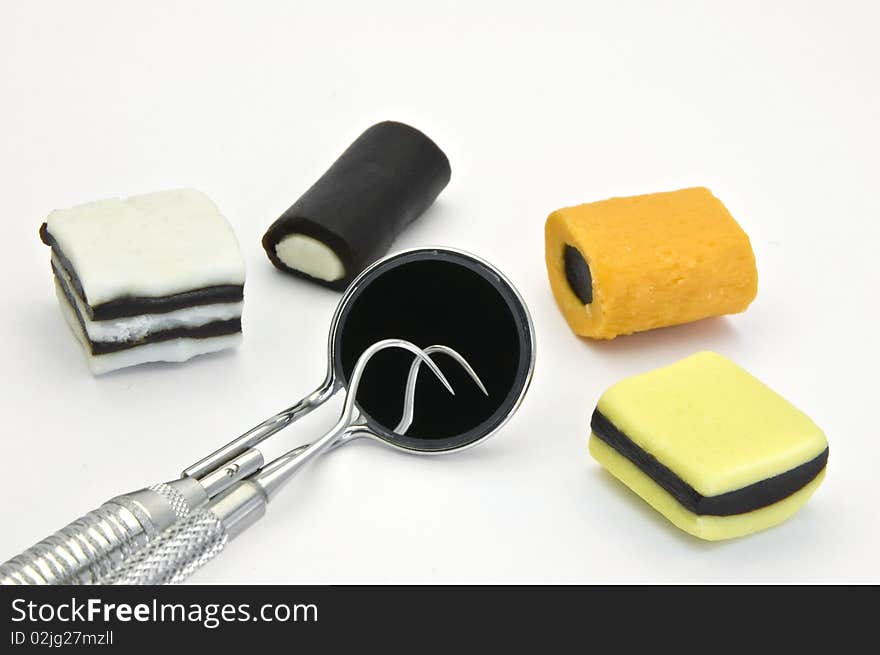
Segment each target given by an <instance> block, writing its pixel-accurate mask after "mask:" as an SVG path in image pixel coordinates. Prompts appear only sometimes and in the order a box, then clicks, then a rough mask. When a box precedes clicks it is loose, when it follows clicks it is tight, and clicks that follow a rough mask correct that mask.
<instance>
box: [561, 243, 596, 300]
mask: <svg viewBox="0 0 880 655" xmlns="http://www.w3.org/2000/svg"><path fill="white" fill-rule="evenodd" d="M563 257H564V259H565V278H566V279H567V280H568V286H570V287H571V290H572V291H574V295H576V296H577V297H578V299H580V301H581V302H582V303H584V304H585V305H589V304H590V303H591V302H593V276H592V275H591V274H590V266H589V264H587V260H585V259H584V256H583V255H582V254H581V253H580V251H579V250H578V249H577V248H574V247H572V246H569V245H566V246H565V253H564V255H563Z"/></svg>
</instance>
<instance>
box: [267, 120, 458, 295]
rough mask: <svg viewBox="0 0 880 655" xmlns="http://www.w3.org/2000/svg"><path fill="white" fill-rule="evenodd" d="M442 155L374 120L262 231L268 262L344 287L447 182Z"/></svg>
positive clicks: (417, 135) (398, 127)
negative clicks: (317, 178)
mask: <svg viewBox="0 0 880 655" xmlns="http://www.w3.org/2000/svg"><path fill="white" fill-rule="evenodd" d="M450 175H451V170H450V167H449V160H448V159H447V158H446V155H445V154H444V153H443V151H442V150H440V148H439V147H437V145H436V144H435V143H434V142H433V141H432V140H431V139H429V138H428V137H427V136H425V135H424V134H422V133H421V132H420V131H418V130H417V129H415V128H413V127H410V126H409V125H404V124H403V123H396V122H392V121H386V122H384V123H378V124H377V125H373V126H372V127H371V128H369V129H368V130H367V131H366V132H364V133H363V134H361V135H360V136H359V137H358V138H357V140H355V141H354V143H352V144H351V145H350V146H349V147H348V149H347V150H346V151H345V152H344V153H342V156H341V157H339V159H337V160H336V161H335V162H334V163H333V165H332V166H331V167H330V168H329V169H328V170H327V172H326V173H324V175H322V176H321V178H320V179H319V180H318V181H317V182H315V183H314V184H313V185H312V186H311V188H310V189H309V190H308V191H306V192H305V193H304V194H303V195H302V197H300V199H299V200H297V201H296V203H294V204H293V206H292V207H290V209H288V210H287V211H286V212H284V214H282V215H281V217H280V218H279V219H278V220H277V221H275V222H274V223H273V224H272V225H271V227H269V229H268V231H267V232H266V234H265V235H264V236H263V248H265V249H266V253H267V254H268V255H269V259H270V260H271V261H272V263H273V264H274V265H275V266H276V267H278V268H279V269H281V270H282V271H285V272H287V273H291V274H294V275H298V276H301V277H304V278H307V279H309V280H312V281H313V282H317V283H318V284H323V285H325V286H328V287H330V288H333V289H340V290H341V289H344V288H345V287H346V286H348V284H349V283H350V282H351V280H352V279H353V278H354V277H356V276H357V275H358V273H360V272H361V271H362V270H363V269H364V268H366V267H367V266H369V265H370V264H371V263H373V262H374V261H375V260H377V259H379V258H380V257H382V256H383V255H384V254H385V253H386V252H388V249H389V248H390V247H391V244H392V243H393V242H394V239H395V238H396V237H397V235H398V234H400V233H401V232H402V231H403V229H404V228H405V227H406V226H407V225H409V224H410V223H411V222H412V221H414V220H415V219H416V218H418V217H419V216H420V215H421V214H422V213H423V212H424V211H425V210H426V209H427V208H428V207H429V206H430V205H431V203H432V202H434V199H435V198H436V197H437V196H438V195H439V194H440V192H441V191H442V190H443V189H444V188H445V187H446V185H447V184H448V183H449V178H450Z"/></svg>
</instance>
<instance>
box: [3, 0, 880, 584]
mask: <svg viewBox="0 0 880 655" xmlns="http://www.w3.org/2000/svg"><path fill="white" fill-rule="evenodd" d="M230 5H231V3H230ZM220 7H221V6H220V5H219V4H217V3H170V2H153V3H148V4H137V5H135V4H134V3H119V2H101V3H93V2H77V3H65V2H57V3H42V2H28V3H4V4H3V5H2V9H0V75H2V81H3V86H2V89H3V91H2V93H3V98H2V99H3V101H2V102H0V125H2V130H3V143H4V147H3V148H2V149H0V180H2V181H3V188H4V192H3V194H2V198H3V212H2V216H3V226H4V232H3V238H2V239H0V248H2V253H0V256H2V259H0V261H3V264H4V272H5V273H4V275H3V276H2V281H0V284H2V294H3V296H2V297H3V299H4V309H5V312H4V317H3V321H2V322H0V347H2V358H3V376H2V382H0V384H2V395H0V397H2V402H3V409H4V412H3V421H4V426H3V434H4V438H3V447H4V461H5V462H6V463H7V465H6V466H5V467H4V474H3V479H2V482H0V489H2V493H3V503H2V506H0V521H2V523H0V525H2V526H3V527H2V530H0V553H2V556H12V555H13V554H15V553H17V552H18V551H20V550H21V549H23V548H25V547H27V546H30V545H31V544H32V543H33V542H34V541H36V540H37V539H38V538H40V537H43V536H44V535H46V534H48V533H49V532H51V531H52V530H55V529H57V528H60V527H61V526H62V525H63V524H65V523H66V522H67V521H69V520H71V519H73V518H74V516H77V515H79V514H80V513H82V512H85V511H86V510H89V509H91V508H92V507H93V506H95V505H96V504H98V503H99V502H101V501H103V500H105V499H107V498H108V497H110V496H112V495H113V494H115V493H118V492H121V491H124V490H126V489H130V488H132V487H134V486H138V485H146V484H149V483H152V482H156V481H159V480H164V479H168V478H170V477H172V476H174V475H175V474H176V473H177V472H178V471H179V470H180V469H181V468H182V467H184V466H186V465H188V464H190V463H191V462H192V461H194V460H196V459H197V458H199V457H201V456H203V455H205V454H206V453H207V452H208V451H210V450H212V449H213V448H214V447H216V446H217V445H218V444H220V443H221V442H224V441H225V440H227V439H228V438H230V437H232V436H235V435H236V434H238V433H239V432H241V431H243V430H245V429H247V428H250V427H251V426H252V425H254V424H255V423H257V422H258V421H260V420H261V419H263V418H265V417H266V416H269V415H270V414H272V413H273V412H275V411H277V410H279V409H281V408H282V407H285V406H287V404H289V403H290V402H291V401H293V400H295V399H297V398H299V397H300V396H302V395H303V394H305V393H306V392H309V391H311V390H312V389H313V388H314V387H315V386H317V385H318V383H319V382H320V380H321V378H322V376H323V373H324V358H325V350H324V348H325V341H326V335H327V328H328V324H329V320H330V315H331V312H332V310H333V308H334V306H335V304H336V301H337V299H338V297H339V296H338V294H336V293H334V292H332V291H329V290H327V289H323V288H319V287H317V286H316V285H311V284H309V283H307V282H305V281H302V280H297V279H293V278H291V277H288V276H284V275H282V274H280V273H279V272H277V271H276V270H275V269H274V268H273V267H272V266H271V265H270V264H269V262H268V260H267V258H266V255H265V253H264V252H263V250H262V248H261V246H260V238H261V236H262V234H263V232H264V231H265V229H266V228H267V227H268V226H269V224H270V223H271V222H272V221H273V220H274V219H275V218H277V216H278V215H280V214H281V212H283V211H284V210H285V209H286V208H287V207H288V206H289V205H290V204H291V203H293V202H294V200H296V198H297V197H298V195H299V194H300V193H302V192H303V191H305V189H306V188H308V186H309V185H311V184H312V183H313V182H314V181H315V180H316V179H317V177H318V176H319V175H320V174H321V173H322V172H323V171H324V170H325V169H326V168H327V166H329V164H330V163H331V162H332V161H333V159H334V158H335V157H337V156H338V155H339V154H340V153H341V152H342V150H343V149H344V148H345V147H346V146H347V145H348V144H349V143H350V142H351V140H352V139H354V138H356V137H357V135H358V134H360V133H361V132H362V131H363V130H364V129H365V128H366V127H368V126H369V125H371V124H373V123H375V122H378V121H380V120H383V119H396V120H402V121H405V122H409V123H411V124H413V125H414V126H416V127H418V128H419V129H421V130H424V131H425V132H426V133H427V134H428V135H429V136H430V137H431V138H432V139H435V140H436V142H437V143H438V144H439V145H440V146H441V147H442V148H443V149H444V151H445V152H446V153H447V154H448V155H449V159H450V161H451V163H452V169H453V174H452V181H451V183H450V185H449V187H448V188H447V189H446V190H445V191H444V192H443V194H442V195H441V196H440V198H439V199H438V202H437V204H436V205H435V206H434V207H433V208H432V209H431V210H430V211H429V212H428V213H427V214H426V215H425V216H423V217H422V219H421V220H419V221H418V222H417V223H416V224H414V225H413V226H412V227H411V228H409V229H408V231H407V232H406V233H405V234H404V235H403V237H402V238H401V239H400V240H399V241H398V243H397V246H399V247H409V246H416V245H423V244H434V243H437V244H443V245H450V246H455V247H460V248H465V249H468V250H471V251H473V252H475V253H477V254H479V255H482V256H484V257H485V258H487V259H489V260H490V261H492V262H493V263H495V264H496V265H498V267H499V268H501V269H502V270H503V271H504V272H505V273H507V274H508V275H509V276H510V277H511V278H512V280H513V281H514V282H515V283H516V284H517V285H518V286H519V288H520V290H521V291H522V293H523V295H524V296H525V298H526V300H527V302H528V303H529V306H530V308H531V311H532V313H533V317H534V321H535V326H536V329H537V333H538V365H537V370H536V374H535V379H534V383H533V386H532V388H531V391H530V393H529V395H528V397H527V398H526V401H525V403H524V405H523V406H522V409H521V410H520V412H519V414H518V415H517V416H516V417H515V418H514V420H513V421H512V422H511V423H510V424H509V425H508V426H507V427H506V428H505V430H504V432H503V433H502V434H499V435H497V436H496V437H493V439H492V440H490V441H489V442H487V443H486V444H484V445H482V446H480V447H479V448H475V449H473V450H471V451H468V452H466V453H462V454H461V455H455V456H449V457H431V458H421V457H417V456H406V455H402V454H400V453H396V452H392V451H389V450H386V449H383V448H381V447H380V446H378V445H375V444H371V443H355V444H352V445H351V446H348V447H346V448H343V449H340V450H339V451H336V452H333V453H330V454H328V456H327V457H326V459H324V460H323V461H321V462H318V463H316V464H315V465H313V466H312V467H311V468H310V469H308V470H306V471H304V472H303V473H302V475H301V476H300V478H299V479H298V480H296V481H295V482H294V483H293V484H292V486H291V487H290V488H289V489H287V490H286V491H285V492H283V493H282V494H281V495H280V496H279V497H278V498H277V500H276V501H274V502H273V504H272V506H271V507H270V508H269V513H268V515H267V517H266V519H264V520H263V521H262V522H261V523H260V524H258V525H257V526H255V527H254V528H253V529H252V530H251V531H249V533H248V534H247V535H244V536H242V537H241V538H240V539H239V540H237V541H236V542H234V543H232V544H231V545H230V547H229V548H228V550H227V551H226V552H225V553H223V555H222V556H221V558H220V559H218V560H217V561H215V562H213V563H211V564H210V565H209V566H208V567H206V568H205V569H203V570H202V571H201V572H200V573H199V574H198V575H197V576H196V577H195V578H194V581H198V582H238V583H269V582H301V583H342V582H364V581H370V582H374V581H379V582H385V581H388V582H431V581H438V582H478V581H479V582H486V581H496V582H506V581H555V582H619V581H626V582H655V581H656V582H825V581H828V582H830V581H834V582H861V581H865V582H868V581H870V582H875V583H876V582H880V558H878V555H877V553H878V552H880V505H878V504H877V498H878V493H877V486H876V485H877V483H876V480H877V470H878V469H877V467H878V465H880V464H878V463H880V439H878V438H877V435H876V432H877V428H876V413H875V412H873V411H872V409H873V406H874V405H875V404H876V403H877V399H876V395H877V385H876V380H877V367H878V365H880V361H878V360H880V358H878V352H877V350H878V348H877V341H878V339H877V334H878V332H880V309H878V303H877V289H878V287H880V273H878V270H880V266H878V264H877V261H876V253H877V250H878V244H880V192H878V186H877V181H878V177H877V171H878V164H877V153H878V152H880V135H878V121H877V117H878V116H880V92H878V85H877V80H878V78H880V69H878V66H880V41H878V40H877V38H876V25H877V24H878V19H880V16H878V5H877V4H876V3H873V2H861V3H854V2H827V3H815V2H774V3H767V2H756V1H746V2H744V1H741V0H740V1H731V2H713V3H707V2H701V1H699V0H696V1H694V2H664V3H655V2H641V3H636V2H614V3H612V2H602V3H600V2H586V1H583V2H570V3H565V4H563V3H558V2H552V1H549V0H548V1H547V2H540V3H535V2H529V3H513V2H498V3H492V4H489V3H476V2H469V3H457V4H456V5H454V6H453V5H451V4H450V5H449V7H448V8H446V5H440V4H432V5H425V4H420V3H412V2H404V1H401V2H395V3H389V2H384V1H381V0H377V1H376V2H370V3H354V2H351V3H347V4H340V3H334V2H327V1H322V2H308V3H302V2H283V3H282V2H277V3H270V2H260V3H237V4H235V5H234V6H229V5H226V4H224V5H223V8H222V9H221V8H220ZM205 16H209V17H210V21H208V22H207V23H206V22H205ZM194 34H197V35H198V40H197V42H194V41H193V35H194ZM700 184H703V185H706V186H708V187H709V188H711V189H712V191H713V192H714V193H716V194H717V195H718V197H719V198H721V199H722V201H723V202H724V203H725V205H726V206H727V207H728V209H730V211H731V213H732V214H733V215H734V216H735V217H736V218H737V220H738V221H739V222H740V223H741V224H742V226H743V227H744V228H745V230H746V231H747V232H748V233H749V236H750V237H751V240H752V243H753V245H754V248H755V251H756V255H757V260H758V267H759V272H760V289H759V292H758V297H757V299H756V301H755V303H754V304H753V305H752V306H751V307H750V308H749V310H748V311H747V312H746V313H745V314H743V315H741V316H735V317H730V318H721V319H716V320H708V321H704V322H701V323H697V324H692V325H688V326H683V327H678V328H670V329H665V330H661V331H657V332H652V333H646V334H641V335H636V336H631V337H625V338H620V339H616V340H614V341H612V342H609V343H592V342H589V341H585V340H581V339H578V338H577V337H575V336H573V335H572V334H571V332H570V331H569V330H568V328H567V326H566V324H565V322H564V321H563V319H562V317H561V316H560V314H559V312H558V311H557V309H556V307H555V305H554V303H553V299H552V297H551V295H550V289H549V285H548V283H547V280H546V276H545V271H544V264H543V242H542V239H543V236H542V234H543V224H544V219H545V218H546V216H547V214H548V213H549V212H550V211H551V210H553V209H556V208H558V207H562V206H568V205H573V204H577V203H580V202H586V201H589V200H596V199H602V198H607V197H610V196H614V195H627V194H636V193H645V192H652V191H660V190H667V189H676V188H682V187H686V186H690V185H700ZM179 186H193V187H196V188H199V189H202V190H203V191H205V192H206V193H207V194H208V195H209V196H210V197H212V198H213V199H214V200H215V201H216V202H217V204H218V205H219V206H220V207H221V208H222V211H223V213H224V214H225V215H226V216H228V218H229V220H230V221H231V223H232V225H233V226H234V228H235V230H236V232H237V234H238V237H239V240H240V242H241V246H242V249H243V251H244V255H245V259H246V262H247V265H248V267H249V269H248V284H247V302H246V308H245V313H244V343H243V345H242V347H241V348H239V349H237V350H235V351H231V352H227V353H223V354H219V355H214V356H208V357H201V358H198V359H196V360H194V361H192V362H189V363H187V364H185V365H182V366H174V365H164V366H163V365H156V366H147V367H140V368H137V369H128V370H126V371H121V372H119V373H116V374H112V375H108V376H104V377H101V378H97V379H96V378H93V377H92V376H91V375H89V374H88V372H87V371H86V370H85V368H84V367H83V365H82V361H81V357H82V355H81V353H80V352H78V348H76V347H74V346H73V345H72V344H71V339H70V335H69V334H67V327H66V326H65V325H64V324H63V321H62V320H61V319H60V317H59V316H58V311H57V309H56V308H55V306H54V305H55V300H54V298H53V297H52V296H53V294H52V282H51V274H50V271H49V270H48V268H49V267H48V265H47V252H46V248H45V246H43V245H42V244H41V243H40V242H39V239H38V238H37V228H38V227H39V224H40V222H41V220H42V219H43V217H44V216H45V215H46V214H47V213H48V211H49V210H51V209H53V208H55V207H65V206H70V205H73V204H75V203H78V202H82V201H88V200H91V199H94V198H101V197H108V196H125V195H128V194H132V193H139V192H143V191H148V190H152V189H161V188H169V187H179ZM467 318H468V317H467V316H462V320H467ZM701 349H711V350H716V351H718V352H720V353H722V354H724V355H726V356H728V357H730V358H731V359H733V360H734V361H736V362H737V363H739V364H740V365H742V366H744V367H745V368H746V369H748V370H749V371H750V372H752V373H753V374H755V375H756V376H758V377H759V378H760V379H761V380H763V381H764V382H766V383H767V384H769V385H770V386H771V387H773V388H774V389H776V390H777V391H779V392H780V393H782V394H783V395H784V396H785V397H787V398H788V399H789V400H791V401H792V402H793V403H794V404H795V405H796V406H798V407H799V408H801V409H802V410H804V411H805V412H806V413H807V414H808V415H809V416H810V417H811V418H813V419H814V420H815V421H816V423H818V424H819V426H820V427H822V428H823V429H824V430H825V431H826V432H827V434H828V439H829V442H830V447H831V456H830V461H829V470H828V477H827V479H826V481H825V483H824V485H823V486H822V487H821V488H820V489H819V491H818V492H817V493H816V495H815V496H814V497H813V498H812V499H811V500H810V502H809V503H808V504H807V505H806V507H804V509H803V510H802V511H801V512H799V513H798V514H797V515H796V516H795V517H794V518H793V519H792V520H791V521H789V522H788V523H786V524H784V525H782V526H780V527H778V528H775V529H773V530H770V531H767V532H764V533H762V534H758V535H754V536H751V537H748V538H745V539H741V540H737V541H732V542H727V543H717V544H707V543H702V542H699V541H697V540H695V539H692V538H690V537H689V536H687V535H686V534H683V533H681V532H680V531H678V530H676V529H675V528H674V527H672V526H671V525H669V524H668V523H667V522H666V521H665V520H663V519H662V518H661V517H659V516H658V515H657V514H656V513H654V512H653V511H652V510H651V509H650V508H649V507H647V506H646V505H645V504H644V503H642V502H641V501H639V500H638V499H637V498H635V497H634V496H633V495H632V494H631V493H630V492H628V491H627V490H626V489H625V488H624V487H623V486H622V485H620V484H619V483H617V482H616V481H614V480H613V479H612V478H611V477H610V476H609V475H608V474H606V473H605V472H603V471H602V470H601V469H600V467H599V466H598V465H597V464H596V463H595V462H593V461H592V460H591V459H590V457H589V455H588V453H587V434H588V422H589V417H590V413H591V411H592V409H593V406H594V404H595V402H596V399H597V398H598V397H599V395H600V394H601V392H602V391H603V390H604V389H605V388H606V387H607V386H609V385H610V384H612V383H613V382H615V381H616V380H619V379H621V378H623V377H626V376H628V375H631V374H633V373H637V372H639V371H645V370H648V369H650V368H653V367H656V366H659V365H662V364H667V363H670V362H673V361H675V360H676V359H679V358H681V357H684V356H686V355H689V354H691V353H693V352H696V351H698V350H701ZM336 411H338V404H336V405H334V406H333V407H332V408H330V407H328V408H325V409H324V411H321V412H320V413H317V414H314V415H312V416H309V417H307V418H306V419H305V420H303V422H302V424H301V425H297V426H296V427H293V428H291V429H290V430H289V431H288V433H287V434H285V435H284V436H283V437H282V438H281V441H280V442H276V443H275V445H274V447H273V448H272V449H270V454H271V453H277V452H279V450H280V448H281V447H282V446H291V445H293V444H295V443H300V442H304V441H305V440H306V439H309V438H311V437H314V436H315V435H316V434H317V433H318V432H319V431H320V430H322V429H324V428H326V427H329V426H330V425H331V424H332V423H333V422H334V420H335V418H336V415H335V412H336Z"/></svg>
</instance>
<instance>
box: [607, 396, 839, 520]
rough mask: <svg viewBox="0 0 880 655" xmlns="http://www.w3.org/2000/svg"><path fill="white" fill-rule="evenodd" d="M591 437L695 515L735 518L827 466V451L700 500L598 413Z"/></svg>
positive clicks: (789, 492)
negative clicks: (740, 486)
mask: <svg viewBox="0 0 880 655" xmlns="http://www.w3.org/2000/svg"><path fill="white" fill-rule="evenodd" d="M590 427H591V428H592V430H593V434H594V435H596V437H598V438H599V439H601V440H602V441H604V442H605V443H606V444H608V445H609V446H611V448H613V449H614V450H615V451H616V452H617V453H618V454H620V455H622V456H623V457H625V458H626V459H628V460H629V461H630V462H632V463H633V464H635V466H636V467H637V468H638V469H639V470H640V471H641V472H642V473H644V474H645V475H647V476H648V477H649V478H651V479H652V480H653V481H654V482H656V483H657V484H658V485H659V486H660V487H661V488H663V489H664V490H665V491H666V492H667V493H668V494H669V495H671V496H672V497H673V498H675V500H677V501H678V502H679V504H680V505H682V506H683V507H684V508H685V509H687V510H688V511H690V512H692V513H694V514H697V515H710V516H734V515H737V514H745V513H747V512H752V511H754V510H756V509H761V508H762V507H767V506H768V505H772V504H774V503H778V502H779V501H781V500H784V499H786V498H788V497H789V496H791V495H792V494H794V493H796V492H797V491H799V490H801V489H802V488H804V487H805V486H806V485H807V484H809V483H810V482H811V481H812V480H813V479H815V477H816V476H817V475H819V473H821V472H822V469H824V468H825V464H826V463H827V462H828V448H826V449H825V450H823V451H822V452H821V453H819V455H818V456H816V457H814V458H813V459H811V460H810V461H808V462H806V463H804V464H801V465H800V466H796V467H795V468H793V469H790V470H788V471H786V472H785V473H780V474H779V475H776V476H774V477H772V478H767V479H766V480H761V481H759V482H755V483H754V484H750V485H748V486H746V487H742V488H741V489H736V490H734V491H728V492H727V493H723V494H719V495H717V496H703V495H701V494H700V493H699V492H698V491H697V490H696V489H694V488H693V487H692V486H690V485H689V484H688V483H687V482H685V481H684V480H682V479H681V478H680V477H678V475H676V474H675V472H674V471H672V469H670V468H668V467H666V466H664V465H663V464H661V463H660V462H659V461H658V460H657V458H655V457H654V456H653V455H651V454H650V453H648V452H646V451H645V450H643V449H642V448H641V447H640V446H639V445H638V444H636V443H635V442H634V441H633V440H632V439H630V438H629V437H628V436H627V435H626V434H625V433H624V432H623V431H621V430H620V429H619V428H618V427H617V426H615V425H614V423H612V422H611V421H610V420H609V419H608V418H607V417H606V416H605V415H604V414H602V413H601V412H600V411H599V410H598V409H596V411H594V412H593V418H592V420H591V422H590Z"/></svg>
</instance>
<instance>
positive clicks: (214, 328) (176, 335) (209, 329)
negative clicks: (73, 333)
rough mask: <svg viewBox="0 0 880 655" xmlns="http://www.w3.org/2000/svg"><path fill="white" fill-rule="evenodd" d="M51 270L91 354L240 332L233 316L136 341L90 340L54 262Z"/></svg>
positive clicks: (151, 334) (71, 296) (239, 320)
mask: <svg viewBox="0 0 880 655" xmlns="http://www.w3.org/2000/svg"><path fill="white" fill-rule="evenodd" d="M52 272H53V273H54V274H55V277H56V278H58V283H59V284H60V285H61V290H62V291H63V292H64V296H65V298H67V304H68V305H70V308H71V309H72V310H73V312H74V314H76V318H77V321H79V326H80V328H81V329H82V333H83V337H84V338H85V339H86V341H88V343H89V351H90V352H91V353H92V355H108V354H110V353H115V352H119V351H121V350H129V349H131V348H137V347H138V346H144V345H146V344H149V343H159V342H161V341H170V340H171V339H180V338H183V337H186V338H189V339H207V338H210V337H221V336H226V335H229V334H236V333H237V332H241V318H233V319H229V320H226V321H212V322H211V323H206V324H205V325H200V326H198V327H188V328H187V327H178V328H172V329H170V330H160V331H158V332H152V333H150V334H148V335H146V336H145V337H142V338H141V339H138V340H136V341H92V340H91V339H90V338H89V333H88V330H87V329H86V322H85V319H84V318H83V315H82V313H80V311H79V305H78V304H77V303H76V300H75V299H74V297H73V295H72V294H73V292H72V291H71V290H70V288H69V287H68V286H67V284H66V281H65V280H64V278H63V277H62V275H61V272H60V271H58V269H56V268H55V264H52Z"/></svg>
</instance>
